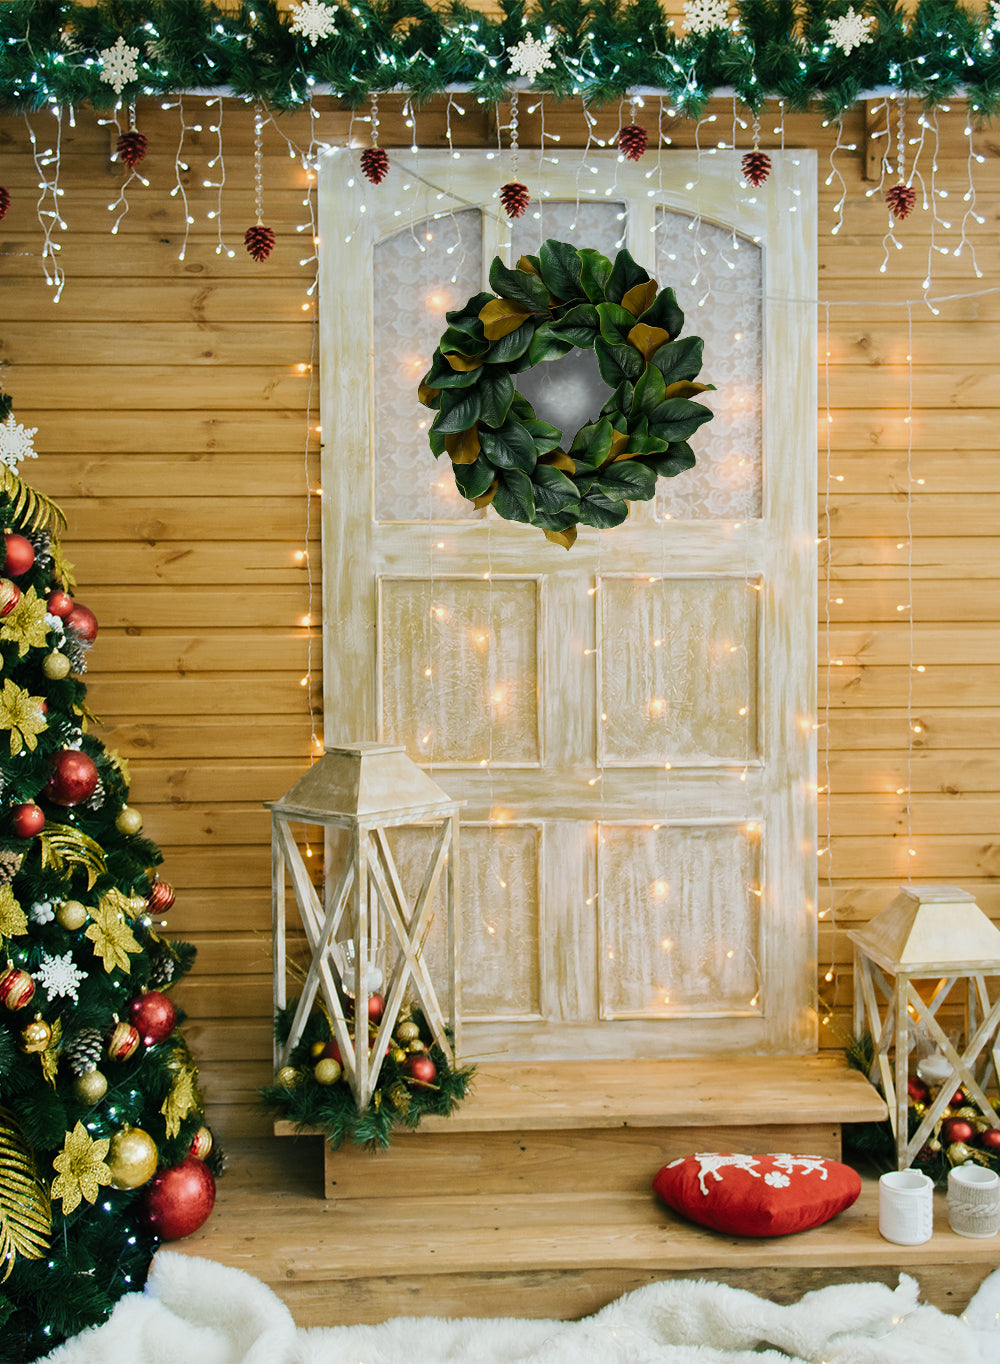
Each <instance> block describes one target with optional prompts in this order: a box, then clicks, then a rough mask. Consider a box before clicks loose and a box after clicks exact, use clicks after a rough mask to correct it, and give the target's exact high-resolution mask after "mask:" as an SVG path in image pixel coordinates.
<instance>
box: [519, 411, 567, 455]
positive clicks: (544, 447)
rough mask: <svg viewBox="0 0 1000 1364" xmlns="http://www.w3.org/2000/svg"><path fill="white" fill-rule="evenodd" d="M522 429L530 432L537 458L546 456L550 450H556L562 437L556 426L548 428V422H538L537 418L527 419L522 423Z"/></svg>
mask: <svg viewBox="0 0 1000 1364" xmlns="http://www.w3.org/2000/svg"><path fill="white" fill-rule="evenodd" d="M524 427H525V430H526V431H528V432H530V434H531V439H532V440H533V441H534V442H535V450H536V452H537V454H538V455H539V456H541V455H547V454H549V452H550V451H552V450H558V448H559V445H560V443H561V442H562V437H563V433H562V432H561V431H560V430H559V428H558V426H550V425H549V423H548V422H543V421H540V420H539V418H538V417H529V418H528V419H527V420H526V421H525V422H524Z"/></svg>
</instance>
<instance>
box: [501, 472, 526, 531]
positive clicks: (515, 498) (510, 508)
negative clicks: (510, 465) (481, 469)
mask: <svg viewBox="0 0 1000 1364" xmlns="http://www.w3.org/2000/svg"><path fill="white" fill-rule="evenodd" d="M493 509H494V511H495V512H496V513H497V515H498V516H502V517H503V518H504V520H506V521H525V522H527V523H528V524H529V525H530V524H531V521H532V519H533V518H534V515H535V498H534V487H533V485H532V482H531V479H530V478H529V477H528V475H527V474H525V473H522V472H521V470H520V469H505V470H503V472H502V473H501V474H500V486H499V488H497V495H496V497H495V498H494V499H493Z"/></svg>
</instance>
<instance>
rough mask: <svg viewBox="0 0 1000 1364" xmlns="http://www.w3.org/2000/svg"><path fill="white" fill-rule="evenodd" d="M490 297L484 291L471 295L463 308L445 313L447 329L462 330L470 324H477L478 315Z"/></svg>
mask: <svg viewBox="0 0 1000 1364" xmlns="http://www.w3.org/2000/svg"><path fill="white" fill-rule="evenodd" d="M492 297H493V295H492V294H488V293H486V292H485V290H484V291H483V293H481V294H475V295H473V297H472V298H470V299H469V301H468V303H466V305H465V307H464V308H455V309H454V310H453V311H452V312H450V313H445V315H444V317H445V321H446V322H447V323H448V325H449V327H462V328H467V327H468V326H470V325H471V324H474V323H477V322H479V314H480V313H481V312H482V311H483V309H484V308H485V307H486V305H487V303H489V301H490V299H491V298H492ZM480 325H481V324H480Z"/></svg>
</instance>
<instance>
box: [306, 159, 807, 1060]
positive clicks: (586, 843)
mask: <svg viewBox="0 0 1000 1364" xmlns="http://www.w3.org/2000/svg"><path fill="white" fill-rule="evenodd" d="M356 155H357V154H356V153H355V152H345V151H335V152H333V153H331V154H330V155H328V156H326V157H325V158H324V159H323V162H322V164H321V172H320V215H321V216H320V233H321V241H322V246H321V276H320V307H321V370H322V407H323V411H322V421H323V441H324V457H323V508H324V512H323V516H324V521H323V527H324V570H323V574H324V623H325V649H324V669H325V735H326V740H327V742H328V743H338V742H344V741H348V740H353V739H360V738H378V739H381V740H384V741H393V742H398V743H402V744H404V745H405V746H406V749H407V751H408V752H409V753H410V755H411V756H412V757H413V758H414V759H415V761H417V762H419V763H421V764H423V765H424V766H426V767H427V768H428V770H430V771H431V772H432V773H433V775H434V777H435V779H436V780H437V781H438V782H439V783H440V784H441V785H442V786H443V787H444V788H445V789H446V790H447V791H448V792H449V794H451V795H453V796H455V797H457V798H460V799H462V800H464V801H465V802H466V806H465V810H464V812H463V834H462V866H461V891H460V894H461V900H460V905H461V918H462V944H463V945H462V962H461V989H462V1001H463V1002H462V1016H463V1019H464V1020H465V1022H464V1035H465V1048H466V1054H467V1055H468V1056H470V1057H473V1058H474V1057H476V1056H479V1057H481V1058H498V1057H508V1058H518V1057H523V1058H531V1057H535V1058H542V1057H571V1056H574V1057H582V1056H588V1055H597V1056H608V1057H628V1056H651V1055H666V1054H708V1053H712V1052H736V1051H750V1052H752V1051H757V1052H792V1051H802V1050H809V1049H811V1048H812V1047H814V1046H815V1015H814V1011H813V1007H812V1006H813V1001H814V991H815V914H816V907H815V886H816V829H815V819H816V816H815V789H816V787H815V782H816V772H815V766H816V759H815V748H816V746H815V733H814V709H815V699H814V698H815V667H816V639H815V631H816V626H815V622H816V616H815V590H816V539H815V537H816V524H815V521H816V434H815V422H816V395H815V371H816V357H815V336H816V328H815V311H814V305H813V300H814V298H815V286H816V251H815V201H816V190H815V182H816V167H815V158H814V156H813V154H812V153H809V152H795V153H786V154H783V155H775V156H774V157H773V161H774V165H773V169H772V173H771V176H770V178H769V180H768V181H767V183H766V185H765V186H764V187H763V188H762V189H761V190H759V191H756V192H754V191H748V190H747V189H745V188H741V187H740V182H739V181H740V177H739V172H738V169H737V165H736V160H735V158H734V157H733V156H732V155H724V154H723V155H715V156H701V157H696V156H694V155H688V154H681V153H678V154H673V153H667V154H665V155H664V156H663V157H662V159H661V160H660V161H659V162H657V161H656V159H655V158H654V157H653V156H652V155H650V154H647V156H646V157H645V158H644V162H640V163H639V164H637V165H633V164H631V163H620V162H619V161H618V159H617V157H616V156H614V155H613V154H610V153H601V154H597V155H590V156H588V158H587V160H586V162H585V163H584V162H583V161H580V160H567V159H566V158H561V163H560V164H545V165H544V171H543V173H541V174H538V175H536V178H537V179H538V180H539V182H540V184H541V185H542V186H543V187H544V191H545V197H543V198H541V199H540V200H538V201H537V202H535V203H533V204H532V205H531V207H530V209H529V211H528V213H527V214H526V215H525V217H524V218H523V219H521V220H519V221H518V222H517V223H515V224H509V223H507V221H506V220H505V219H504V217H503V215H502V213H501V212H499V210H498V206H497V201H496V199H495V198H494V194H495V191H496V188H497V186H498V185H499V183H500V181H501V178H502V177H501V169H500V160H499V158H495V157H490V156H489V155H488V154H485V153H469V152H463V153H462V154H461V159H456V158H455V157H454V156H453V155H450V154H448V153H442V152H424V151H421V152H419V153H416V154H414V153H404V152H397V151H394V152H393V153H392V158H391V159H392V166H391V170H390V174H389V176H388V177H387V179H386V180H385V181H384V182H383V183H382V184H381V185H380V186H378V187H377V188H376V187H372V186H370V185H369V184H367V182H365V181H364V180H363V179H362V178H361V177H360V176H355V175H354V173H353V168H354V166H355V165H356ZM644 163H646V164H644ZM525 178H526V179H528V180H529V182H530V181H531V178H532V177H531V176H530V174H529V175H526V176H525ZM545 238H556V239H559V240H564V241H570V242H572V243H573V244H574V245H576V246H579V247H583V246H587V247H594V248H597V249H598V250H600V251H602V252H603V253H604V254H605V255H607V256H610V257H613V256H614V254H615V252H616V250H617V249H618V248H619V247H620V246H626V245H627V246H628V248H629V250H630V251H631V253H632V255H633V256H634V257H635V259H636V260H637V261H638V262H640V263H641V264H642V265H644V266H645V267H646V269H647V270H648V271H649V272H650V274H651V275H652V276H653V278H654V279H655V280H656V281H657V282H658V284H659V285H660V287H665V286H667V285H670V286H672V287H673V288H674V289H675V291H676V293H677V297H678V301H679V302H680V304H681V306H682V308H683V309H684V311H685V314H686V321H685V328H684V332H683V335H688V334H695V335H700V336H703V337H704V338H705V341H706V345H705V361H704V366H703V370H702V373H701V376H700V377H701V378H702V379H703V380H705V381H708V382H713V383H715V384H716V385H717V387H718V392H717V393H715V394H709V395H704V400H705V401H707V402H708V403H709V404H710V405H711V406H712V407H713V409H714V410H715V412H716V416H715V418H714V420H713V421H712V422H710V423H708V425H706V426H703V427H702V428H701V430H700V431H698V432H697V433H696V434H695V435H694V436H693V437H692V439H691V443H692V446H693V448H694V449H695V452H696V454H697V457H698V463H697V466H696V468H695V469H694V470H692V471H690V472H688V473H685V474H682V475H680V476H679V477H678V478H677V479H675V480H669V481H668V480H662V479H661V480H660V482H659V485H658V496H657V499H656V500H655V501H654V502H647V503H638V504H633V505H632V507H631V513H630V516H629V518H628V520H627V521H626V522H625V523H624V524H623V525H621V526H619V527H617V528H616V529H614V530H611V531H606V532H598V531H596V530H592V529H589V528H587V527H584V526H581V527H580V534H579V538H578V540H577V542H576V545H575V546H574V547H573V549H572V550H570V551H568V552H567V551H566V550H564V549H562V548H560V547H559V546H556V545H553V544H551V543H549V542H548V541H546V540H545V539H544V537H543V535H542V533H541V532H540V531H538V530H536V529H534V528H531V527H526V526H521V525H516V524H514V523H511V522H506V521H502V520H500V519H499V518H497V517H496V516H495V515H494V514H493V513H487V514H483V513H480V512H476V511H475V510H474V509H473V508H472V507H471V504H469V503H466V502H465V501H464V500H463V499H462V498H461V497H460V495H459V494H458V493H457V492H456V490H455V488H454V481H453V478H452V473H451V468H450V466H449V465H448V464H447V463H446V462H445V461H442V462H441V463H438V462H436V461H435V460H434V458H433V456H432V455H431V453H430V451H429V448H428V445H427V438H426V428H427V425H428V423H429V421H430V420H431V419H432V416H433V414H432V413H429V412H428V411H427V410H426V409H424V408H422V407H420V406H419V404H418V403H417V399H416V391H417V385H418V383H419V380H420V379H421V377H422V375H423V374H424V373H425V371H426V370H427V369H428V368H429V364H430V358H431V354H432V352H433V350H434V348H435V346H436V345H437V342H438V340H439V338H440V335H441V333H442V331H443V330H444V327H445V318H444V314H445V312H446V311H447V310H449V309H451V308H457V307H460V306H462V305H463V304H464V303H465V302H466V300H467V299H468V298H469V297H470V296H471V295H473V294H475V293H478V292H479V291H480V290H482V289H484V288H488V284H487V282H486V281H487V275H488V271H489V265H490V262H491V260H492V258H493V256H494V255H496V254H500V255H502V256H504V258H505V259H506V260H507V261H508V263H514V262H515V261H516V260H517V259H518V257H519V256H520V255H521V254H522V252H536V251H537V249H538V246H539V244H540V242H541V241H542V240H544V239H545ZM517 382H518V383H519V386H520V387H521V389H522V391H525V392H526V393H527V394H528V396H529V397H530V398H531V400H532V402H533V403H535V405H536V407H537V408H538V411H539V415H540V416H544V417H545V418H546V419H547V420H549V421H551V422H553V423H554V424H555V425H558V426H560V427H561V428H562V429H564V430H566V431H568V432H570V433H572V431H575V430H576V429H577V428H578V427H579V426H581V425H583V423H584V420H585V419H588V418H592V417H593V416H595V415H596V413H597V411H598V410H599V408H600V406H601V405H602V403H603V402H604V400H605V398H606V397H607V390H606V389H605V387H604V386H603V385H602V384H600V381H599V380H598V381H597V383H596V385H595V383H594V382H593V380H592V378H591V377H590V375H589V374H588V372H587V370H586V367H585V365H583V366H581V365H577V366H575V367H574V366H573V365H571V364H570V363H569V357H567V360H565V361H560V362H556V363H555V364H550V365H548V366H537V367H536V369H535V370H533V371H531V372H530V373H529V374H528V375H525V376H521V378H520V379H519V380H518V381H517ZM529 387H530V391H529ZM595 393H596V396H595ZM567 448H568V447H567ZM419 840H420V832H419V831H410V832H409V833H407V834H405V835H403V836H400V837H399V838H398V839H397V843H396V847H397V855H398V857H399V860H400V862H401V865H402V867H403V870H404V876H405V874H406V868H407V866H408V865H409V863H410V861H411V853H412V860H413V861H414V862H416V861H419V856H418V849H417V846H416V845H417V844H418V843H419ZM428 950H429V952H430V953H431V955H432V956H438V955H439V954H440V953H441V943H440V941H439V940H437V939H436V936H435V935H432V937H431V940H430V942H429V943H428Z"/></svg>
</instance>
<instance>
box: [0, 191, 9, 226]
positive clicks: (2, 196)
mask: <svg viewBox="0 0 1000 1364" xmlns="http://www.w3.org/2000/svg"><path fill="white" fill-rule="evenodd" d="M9 208H10V190H9V189H4V187H3V185H0V218H2V217H3V216H4V214H5V213H6V212H7V210H8V209H9Z"/></svg>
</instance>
